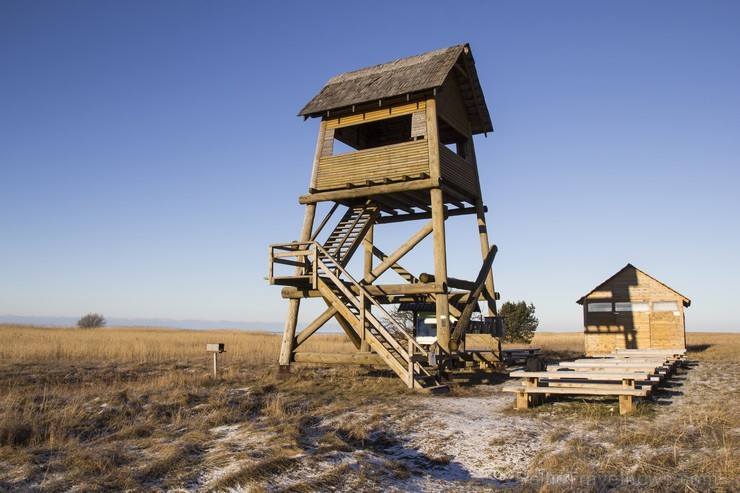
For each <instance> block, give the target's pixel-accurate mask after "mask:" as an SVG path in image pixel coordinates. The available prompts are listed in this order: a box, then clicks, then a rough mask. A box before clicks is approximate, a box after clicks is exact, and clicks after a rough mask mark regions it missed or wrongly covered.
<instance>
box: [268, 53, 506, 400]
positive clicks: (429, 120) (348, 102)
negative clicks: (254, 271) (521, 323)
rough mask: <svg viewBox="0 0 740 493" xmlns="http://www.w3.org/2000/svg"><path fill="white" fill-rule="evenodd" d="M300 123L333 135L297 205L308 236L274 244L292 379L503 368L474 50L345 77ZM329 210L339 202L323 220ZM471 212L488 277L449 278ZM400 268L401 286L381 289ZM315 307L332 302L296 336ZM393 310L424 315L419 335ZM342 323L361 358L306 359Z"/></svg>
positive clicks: (413, 378) (319, 151) (409, 377)
mask: <svg viewBox="0 0 740 493" xmlns="http://www.w3.org/2000/svg"><path fill="white" fill-rule="evenodd" d="M299 115H300V116H303V117H304V118H305V119H308V118H309V117H312V118H320V119H321V126H320V129H319V138H318V144H317V146H316V154H315V156H314V162H313V172H312V174H311V182H310V185H309V188H308V193H307V194H306V195H302V196H300V198H299V202H300V203H301V204H304V205H305V206H306V211H305V217H304V221H303V228H302V230H301V235H300V240H299V241H294V242H292V243H282V244H273V245H271V246H270V256H269V281H270V284H277V285H283V286H286V287H285V288H283V290H282V296H283V298H286V299H288V300H289V308H288V315H287V321H286V324H285V332H284V334H283V340H282V347H281V352H280V368H281V370H283V371H287V370H289V365H290V364H291V363H293V362H321V363H337V364H340V363H349V364H384V365H387V366H389V367H390V368H391V369H392V370H393V371H394V372H395V373H396V374H398V376H399V377H401V378H402V379H403V380H404V382H406V384H407V385H408V386H409V387H420V388H429V387H434V386H437V385H440V384H441V383H443V382H444V381H445V380H446V379H447V378H449V374H450V370H452V369H454V368H455V367H457V366H460V362H461V361H478V362H481V363H496V362H498V361H500V360H501V358H500V353H501V345H500V337H501V336H502V335H503V325H502V324H501V323H499V322H500V319H498V318H497V317H496V299H497V298H498V295H497V293H496V292H495V291H494V284H493V274H492V270H491V266H492V263H493V258H494V256H495V254H496V247H495V246H491V245H489V238H488V231H487V228H486V219H485V212H486V208H485V206H484V204H483V199H482V195H481V187H480V180H479V177H478V168H477V163H476V159H475V149H474V146H473V135H476V134H480V133H486V132H492V131H493V126H492V124H491V118H490V115H489V112H488V108H487V107H486V102H485V99H484V97H483V92H482V90H481V86H480V83H479V81H478V75H477V72H476V69H475V62H474V60H473V54H472V53H471V51H470V47H469V46H468V45H467V44H466V45H459V46H452V47H450V48H445V49H442V50H437V51H433V52H430V53H425V54H423V55H418V56H413V57H410V58H404V59H401V60H396V61H394V62H390V63H385V64H382V65H377V66H374V67H369V68H365V69H362V70H357V71H354V72H348V73H346V74H342V75H338V76H336V77H334V78H332V79H331V80H329V82H327V84H326V85H325V86H324V88H323V89H322V90H321V92H319V94H317V95H316V96H315V97H314V98H313V99H312V100H311V101H309V103H308V104H307V105H306V106H305V107H304V108H303V109H302V110H301V112H300V113H299ZM322 202H326V203H328V204H327V205H326V206H323V207H326V208H329V206H331V207H330V210H329V211H328V213H327V215H326V216H325V217H320V218H317V217H316V216H317V213H316V211H317V205H318V204H320V203H322ZM462 215H475V216H476V217H477V226H478V227H477V238H475V239H474V238H473V235H472V234H471V241H476V242H479V243H480V250H481V258H482V268H481V269H480V273H479V275H478V277H477V279H475V280H461V279H456V278H453V277H450V276H449V275H448V273H447V242H446V239H445V221H446V220H448V219H452V218H453V217H455V216H462ZM317 219H318V220H317ZM405 221H416V222H418V223H419V224H420V225H421V227H420V228H418V230H417V229H415V228H414V229H415V231H416V232H415V233H413V234H411V236H410V237H408V238H396V240H401V241H396V242H395V243H396V244H395V245H392V246H391V249H387V248H386V247H385V246H383V249H381V246H380V245H378V244H376V242H374V237H375V238H377V237H378V236H379V234H378V233H379V231H378V230H379V228H382V227H383V225H386V224H389V223H398V222H405ZM315 223H318V225H317V226H315ZM471 230H473V228H471ZM473 232H474V231H471V233H473ZM429 235H431V236H432V241H433V258H432V259H429V261H430V263H431V265H430V270H431V271H432V273H418V274H417V275H415V274H414V273H412V272H410V271H408V270H406V269H405V268H404V267H403V266H402V265H401V262H402V260H403V257H404V256H405V255H407V254H408V253H409V252H410V251H411V250H412V249H414V247H416V246H417V245H418V244H419V243H420V242H421V241H422V240H424V239H425V238H426V237H428V236H429ZM358 251H359V252H360V254H358V255H357V257H358V258H356V259H355V262H353V263H352V264H350V261H351V260H352V258H353V256H355V254H356V253H358ZM286 266H287V267H286ZM281 269H282V270H283V271H285V272H278V271H280V270H281ZM353 270H354V272H351V271H353ZM392 272H395V274H397V276H396V278H397V279H398V281H399V282H398V283H396V284H380V283H379V282H377V281H378V278H380V277H381V275H383V274H385V273H392ZM305 298H319V299H321V300H323V302H325V304H326V310H325V311H324V312H323V313H322V314H321V315H320V316H319V317H318V318H316V319H315V320H314V321H313V322H311V323H310V324H309V325H308V326H307V327H305V328H304V329H303V330H302V331H301V332H300V333H298V334H296V325H297V320H298V310H299V306H300V302H301V300H303V299H305ZM478 300H485V301H486V302H487V305H488V313H489V315H490V317H486V319H485V321H477V322H474V321H471V315H472V313H473V311H474V310H476V309H477V308H478ZM391 304H403V305H405V306H406V307H407V309H409V310H411V311H412V312H413V314H414V323H415V326H414V328H413V329H410V328H407V327H404V326H402V325H401V324H400V323H398V322H396V321H394V320H393V319H392V318H391V317H390V315H389V314H388V312H387V307H388V305H391ZM409 307H410V308H409ZM427 310H428V311H427ZM332 318H333V319H336V321H337V322H338V323H339V325H340V326H341V327H342V328H343V329H344V331H345V332H346V333H347V336H349V338H350V340H351V341H352V342H353V343H354V345H355V346H356V348H357V352H356V353H352V354H323V353H305V352H300V351H296V350H297V349H298V348H299V347H300V346H301V344H303V343H304V342H305V341H306V340H307V339H308V338H310V337H311V335H313V334H314V333H315V332H316V331H317V330H318V329H319V328H321V327H322V326H323V325H324V324H325V323H326V322H328V321H329V320H331V319H332ZM435 331H436V334H435V333H434V332H435ZM422 332H424V334H423V335H424V336H425V337H422ZM469 332H478V333H486V334H489V335H491V337H492V338H491V339H490V340H491V347H490V348H489V349H487V350H485V351H475V352H471V351H465V350H464V343H463V342H464V338H465V334H466V333H469Z"/></svg>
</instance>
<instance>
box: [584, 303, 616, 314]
mask: <svg viewBox="0 0 740 493" xmlns="http://www.w3.org/2000/svg"><path fill="white" fill-rule="evenodd" d="M587 306H588V308H587V309H588V311H589V312H610V311H612V304H611V303H589V304H588V305H587Z"/></svg>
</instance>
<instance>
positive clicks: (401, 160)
mask: <svg viewBox="0 0 740 493" xmlns="http://www.w3.org/2000/svg"><path fill="white" fill-rule="evenodd" d="M422 173H426V174H427V175H429V152H428V147H427V143H426V141H425V140H418V141H415V142H404V143H403V144H394V145H390V146H384V147H376V148H374V149H365V150H362V151H355V152H348V153H346V154H338V155H336V156H324V157H322V158H321V159H320V160H319V169H318V177H317V180H316V189H317V190H318V191H327V190H337V189H341V188H347V185H348V184H350V185H351V186H357V187H361V186H365V185H366V182H367V180H370V181H372V182H375V183H383V181H384V180H390V181H401V180H403V179H404V176H409V177H411V178H419V177H420V175H421V174H422Z"/></svg>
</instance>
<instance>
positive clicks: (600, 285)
mask: <svg viewBox="0 0 740 493" xmlns="http://www.w3.org/2000/svg"><path fill="white" fill-rule="evenodd" d="M627 269H634V270H636V271H637V272H640V273H641V274H643V275H645V276H647V277H649V278H650V279H652V280H653V281H655V282H657V283H658V284H660V285H661V286H665V287H666V288H667V289H670V290H671V291H673V292H674V293H676V294H677V295H678V296H680V297H681V298H682V301H683V306H685V307H689V306H691V300H690V299H688V298H687V297H686V296H684V295H682V294H681V293H679V292H678V291H676V290H675V289H673V288H672V287H670V286H668V285H667V284H664V283H662V282H660V281H659V280H657V279H656V278H654V277H653V276H651V275H649V274H646V273H645V272H643V271H641V270H640V269H638V268H637V267H635V266H634V265H632V264H627V265H625V266H624V267H622V268H621V269H619V271H618V272H617V273H616V274H614V275H613V276H611V277H610V278H609V279H607V280H606V281H604V282H602V283H601V284H599V285H598V286H596V287H595V288H594V289H592V290H591V291H589V292H588V293H586V294H585V295H583V296H581V298H580V299H579V300H577V301H576V303H578V304H579V305H582V304H583V302H584V300H585V299H586V298H588V297H589V296H590V295H591V294H592V293H594V292H596V291H600V290H601V289H602V288H605V287H606V286H607V285H609V284H610V283H611V281H612V279H614V278H615V277H617V276H618V275H620V274H621V273H622V272H624V271H625V270H627Z"/></svg>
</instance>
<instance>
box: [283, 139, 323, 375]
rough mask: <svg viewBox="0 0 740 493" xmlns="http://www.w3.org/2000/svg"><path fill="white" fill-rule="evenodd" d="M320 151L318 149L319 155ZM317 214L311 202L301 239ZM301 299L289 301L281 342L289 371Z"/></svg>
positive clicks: (307, 207)
mask: <svg viewBox="0 0 740 493" xmlns="http://www.w3.org/2000/svg"><path fill="white" fill-rule="evenodd" d="M318 153H319V151H318V150H317V155H318ZM315 216H316V204H309V205H307V206H306V213H305V215H304V217H303V227H302V229H301V241H308V239H309V238H310V237H311V230H312V229H313V221H314V217H315ZM301 271H302V268H301V267H296V270H295V275H299V274H300V273H301ZM300 303H301V300H300V299H291V300H290V302H289V303H288V316H287V317H286V320H285V328H284V329H283V340H282V342H281V344H280V358H279V360H278V364H279V365H280V366H281V367H282V368H284V369H285V371H289V368H288V367H289V366H290V355H291V354H292V352H293V349H294V346H293V344H294V342H295V329H296V326H297V325H298V310H299V309H300Z"/></svg>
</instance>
